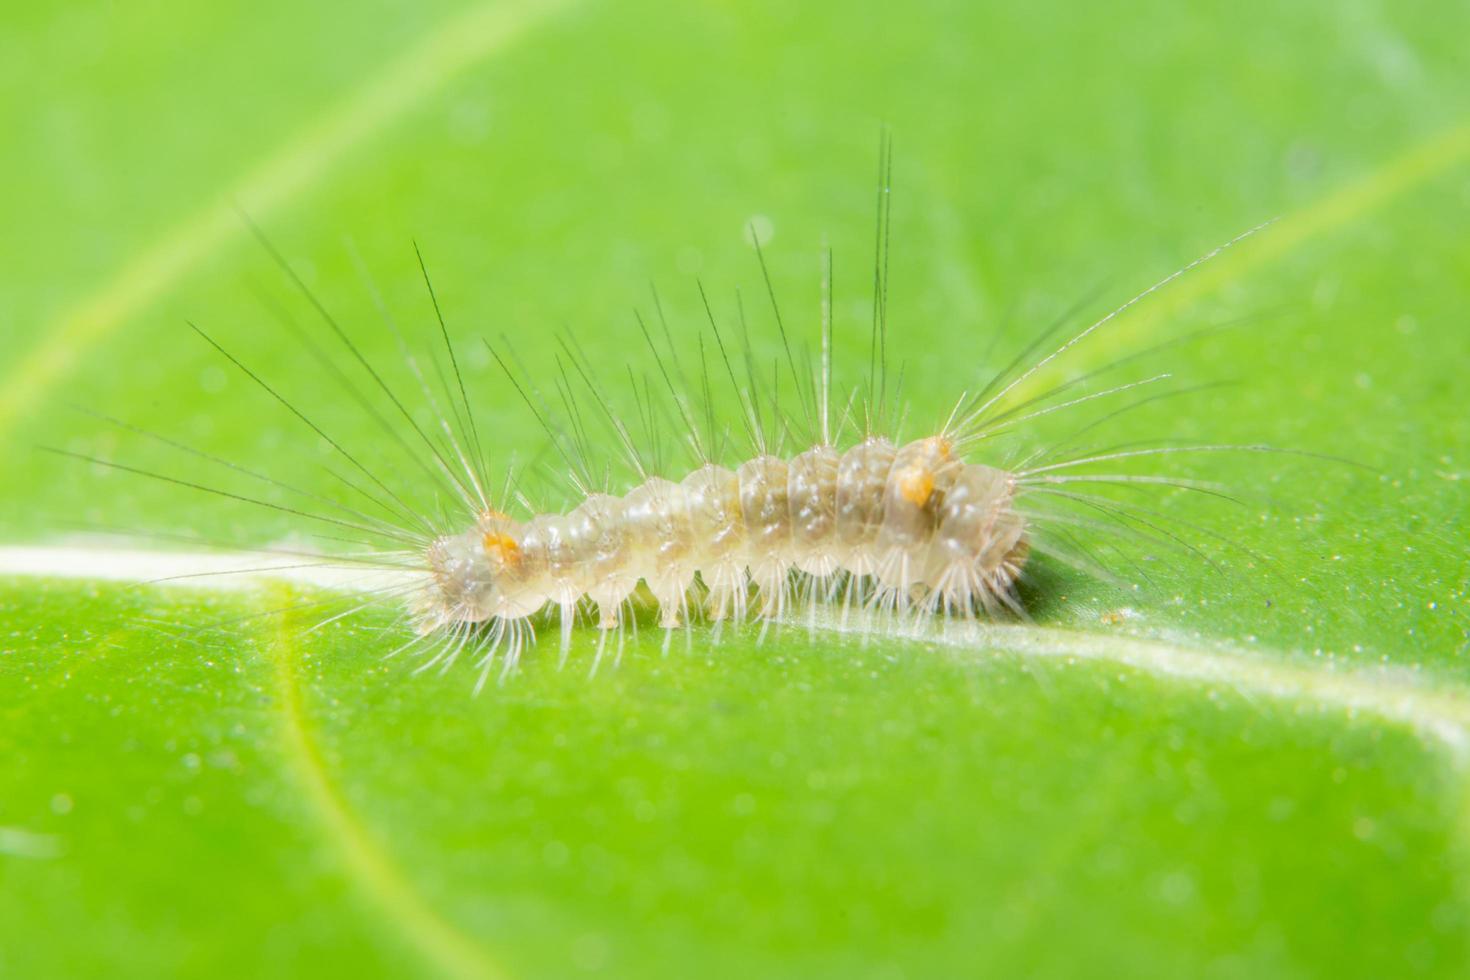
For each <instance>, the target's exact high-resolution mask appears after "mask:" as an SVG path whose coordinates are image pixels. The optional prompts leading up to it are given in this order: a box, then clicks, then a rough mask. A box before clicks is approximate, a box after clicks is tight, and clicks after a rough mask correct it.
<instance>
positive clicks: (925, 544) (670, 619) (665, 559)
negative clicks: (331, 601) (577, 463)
mask: <svg viewBox="0 0 1470 980" xmlns="http://www.w3.org/2000/svg"><path fill="white" fill-rule="evenodd" d="M1016 490H1017V481H1016V478H1015V477H1014V476H1013V475H1011V474H1009V473H1007V472H1005V471H1003V470H998V469H995V468H993V467H989V466H983V465H979V464H974V463H965V462H963V461H962V460H960V459H959V458H958V457H957V456H956V454H955V451H954V445H953V442H952V441H951V440H950V439H948V438H946V437H945V436H942V435H941V436H933V437H930V438H927V439H921V440H918V441H915V442H911V443H909V444H907V445H904V446H895V445H894V444H893V443H892V442H891V441H890V440H889V439H887V438H885V437H883V436H871V437H869V438H867V439H864V440H863V441H862V442H860V443H858V444H857V445H856V446H853V447H851V448H850V449H848V450H846V451H845V452H839V451H838V450H837V449H836V448H835V447H833V446H830V445H821V446H816V447H814V448H812V449H809V450H807V451H806V452H803V453H800V454H799V455H796V456H794V457H792V458H791V459H790V460H785V459H782V458H780V457H779V456H771V455H766V456H759V457H756V458H755V459H752V460H749V461H747V462H745V463H742V464H741V465H740V466H739V467H738V468H737V469H735V470H730V469H728V468H726V467H723V466H719V465H716V464H713V463H709V464H706V465H704V466H702V467H700V468H699V469H697V470H695V471H694V472H692V473H690V474H689V475H688V476H687V477H686V478H684V479H683V480H681V481H680V482H678V483H674V482H672V481H670V480H667V479H664V478H662V477H651V478H649V479H647V480H645V481H644V482H643V483H641V484H639V485H638V486H637V487H635V488H633V489H632V490H631V491H629V492H628V493H627V494H626V495H625V496H623V497H621V498H619V497H614V496H612V495H609V494H595V495H593V496H591V497H588V498H587V500H586V501H585V502H583V503H582V504H581V505H580V506H578V507H576V508H575V509H574V510H572V511H571V512H570V513H568V514H565V515H560V514H548V515H540V516H537V517H533V518H532V519H530V520H528V521H515V520H512V519H511V518H510V517H508V516H507V515H505V514H503V513H500V512H495V511H487V512H485V513H483V514H481V515H480V517H479V519H478V520H477V521H476V523H475V525H474V526H473V527H472V528H470V529H469V530H467V531H465V532H463V533H460V534H453V535H447V536H444V537H441V538H439V539H437V540H436V541H434V542H433V544H432V545H430V547H429V549H428V555H427V558H428V567H429V569H430V571H431V580H430V582H429V583H428V585H427V586H426V592H425V593H424V595H423V596H422V597H421V599H420V609H421V617H420V629H422V630H425V631H432V630H437V629H441V628H444V627H452V626H454V625H455V624H460V623H475V622H482V621H485V620H504V619H515V618H522V617H526V616H529V615H532V614H534V613H536V612H537V611H539V610H540V609H541V608H543V607H544V606H547V605H555V606H558V607H560V609H561V611H562V619H563V622H570V619H571V615H572V612H573V610H574V608H575V606H576V605H577V604H578V603H579V602H580V601H582V599H583V598H584V597H585V598H586V599H589V600H591V601H592V602H593V603H595V604H596V606H597V608H598V610H599V618H598V626H599V627H600V628H602V629H613V628H616V627H617V626H618V625H619V614H618V610H619V608H620V607H621V606H622V605H623V603H624V602H626V601H627V600H628V599H629V597H630V596H631V595H632V594H633V592H634V590H635V589H636V588H637V586H638V583H639V582H640V581H642V582H645V583H647V585H648V588H649V591H650V592H651V593H652V594H653V597H654V598H655V599H656V600H657V602H658V605H659V610H660V624H661V625H662V626H664V627H666V628H672V627H677V626H679V625H681V624H682V623H683V621H684V619H685V618H687V617H688V614H689V606H690V603H689V599H688V596H689V593H690V591H691V590H692V589H693V588H694V586H695V579H696V575H698V577H699V579H701V580H702V582H703V584H704V587H705V588H706V589H707V596H706V598H705V601H704V611H705V612H706V614H707V615H708V616H709V618H711V619H714V620H722V619H725V618H727V617H731V616H733V617H734V618H736V619H742V618H744V617H745V614H746V603H747V599H748V598H749V592H750V589H751V587H752V586H753V588H754V592H755V595H754V599H755V606H756V609H757V610H758V614H759V615H760V616H762V617H766V618H772V617H779V616H780V615H782V614H783V613H784V612H785V611H786V607H787V598H788V595H789V593H790V591H791V579H792V573H793V572H795V573H798V574H801V575H804V576H810V577H811V578H812V579H818V580H826V579H830V578H832V577H833V576H834V574H836V573H846V575H847V576H850V577H852V579H854V580H856V579H868V580H870V581H871V584H872V586H873V588H872V589H871V590H867V589H864V590H863V591H865V592H867V591H871V592H872V594H873V595H874V596H875V597H876V599H877V602H878V604H879V605H881V606H883V607H885V608H889V609H895V610H903V609H907V608H910V607H913V606H918V607H921V608H925V609H927V610H929V611H934V610H939V609H943V610H946V611H951V612H959V613H963V614H970V613H971V612H973V611H974V610H975V609H977V608H978V609H980V610H983V611H984V612H986V613H990V614H995V613H997V612H999V611H1000V610H1001V609H1002V608H1005V609H1009V610H1012V611H1014V612H1017V613H1019V612H1020V611H1021V606H1020V604H1019V602H1018V600H1017V599H1016V597H1015V593H1014V586H1015V582H1016V579H1017V576H1018V575H1019V574H1020V572H1021V569H1022V567H1023V566H1024V565H1025V563H1026V556H1027V553H1028V551H1029V549H1030V545H1029V542H1028V540H1027V536H1026V521H1025V519H1024V518H1023V517H1022V516H1021V515H1020V514H1019V513H1017V511H1016V510H1015V508H1014V507H1013V502H1014V499H1015V496H1016Z"/></svg>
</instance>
